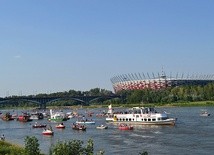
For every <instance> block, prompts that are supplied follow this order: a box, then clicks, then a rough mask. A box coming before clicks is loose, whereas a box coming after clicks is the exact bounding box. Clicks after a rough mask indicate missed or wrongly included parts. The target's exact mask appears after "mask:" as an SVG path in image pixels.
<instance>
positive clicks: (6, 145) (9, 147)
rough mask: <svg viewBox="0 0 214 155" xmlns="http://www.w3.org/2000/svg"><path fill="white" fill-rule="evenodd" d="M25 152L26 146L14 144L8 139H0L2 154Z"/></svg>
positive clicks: (18, 154) (17, 154) (0, 152)
mask: <svg viewBox="0 0 214 155" xmlns="http://www.w3.org/2000/svg"><path fill="white" fill-rule="evenodd" d="M23 152H24V148H23V147H21V146H18V145H16V144H12V143H10V142H7V141H0V154H8V155H9V154H13V155H20V154H23Z"/></svg>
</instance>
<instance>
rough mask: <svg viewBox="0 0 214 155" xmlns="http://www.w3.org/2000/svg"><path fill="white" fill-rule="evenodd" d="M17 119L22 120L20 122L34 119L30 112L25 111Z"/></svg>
mask: <svg viewBox="0 0 214 155" xmlns="http://www.w3.org/2000/svg"><path fill="white" fill-rule="evenodd" d="M17 121H20V122H29V121H32V119H30V114H29V113H25V112H23V114H22V115H19V116H18V117H17Z"/></svg>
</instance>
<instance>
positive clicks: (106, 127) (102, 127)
mask: <svg viewBox="0 0 214 155" xmlns="http://www.w3.org/2000/svg"><path fill="white" fill-rule="evenodd" d="M96 128H97V129H108V126H106V125H103V124H101V125H99V126H97V127H96Z"/></svg>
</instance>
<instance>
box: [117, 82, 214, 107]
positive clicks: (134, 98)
mask: <svg viewBox="0 0 214 155" xmlns="http://www.w3.org/2000/svg"><path fill="white" fill-rule="evenodd" d="M119 95H121V99H122V100H121V101H119V102H123V103H126V104H129V103H172V102H194V101H214V83H209V84H207V85H204V86H199V85H188V86H177V87H169V88H166V89H159V90H151V89H145V90H124V91H121V92H119Z"/></svg>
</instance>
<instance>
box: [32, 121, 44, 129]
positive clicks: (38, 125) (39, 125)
mask: <svg viewBox="0 0 214 155" xmlns="http://www.w3.org/2000/svg"><path fill="white" fill-rule="evenodd" d="M46 126H47V125H46V124H38V123H37V122H36V123H35V124H34V125H32V127H33V128H45V127H46Z"/></svg>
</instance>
